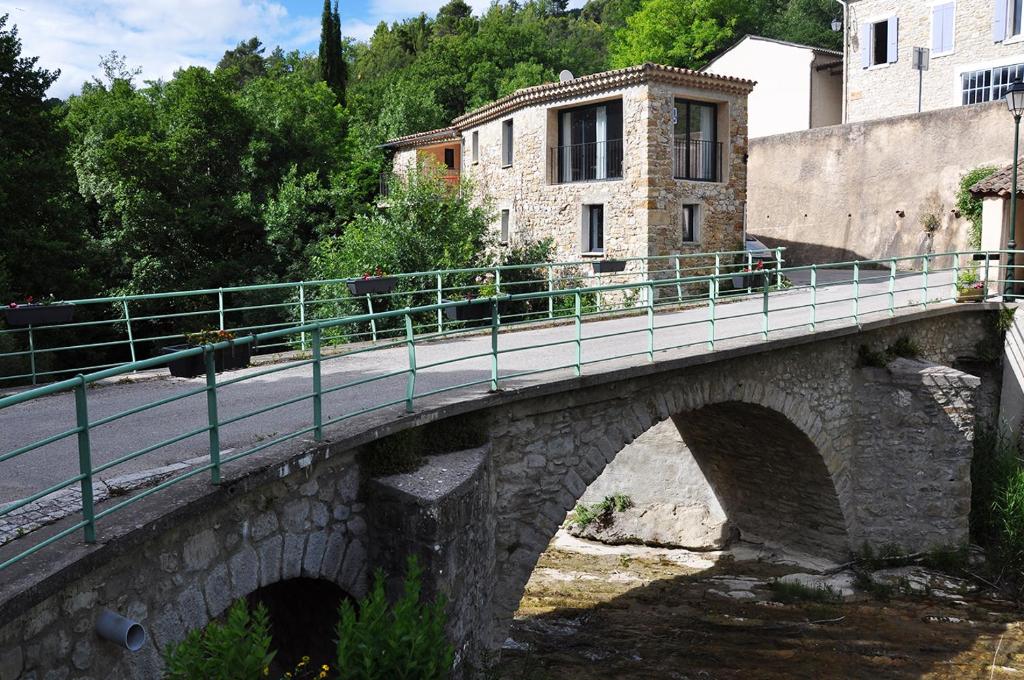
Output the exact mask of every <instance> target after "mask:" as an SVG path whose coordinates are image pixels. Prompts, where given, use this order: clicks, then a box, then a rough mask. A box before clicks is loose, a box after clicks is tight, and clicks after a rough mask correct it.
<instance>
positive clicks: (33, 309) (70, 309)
mask: <svg viewBox="0 0 1024 680" xmlns="http://www.w3.org/2000/svg"><path fill="white" fill-rule="evenodd" d="M74 316H75V306H74V305H73V304H71V303H70V302H58V301H57V300H56V298H54V296H53V295H49V296H47V297H45V298H42V299H41V300H36V299H34V298H33V297H32V296H31V295H30V296H28V297H26V298H25V301H24V302H22V303H18V302H12V303H10V304H9V305H7V307H5V308H4V317H5V319H6V320H7V325H8V326H45V325H52V324H61V323H70V322H71V319H72V318H74Z"/></svg>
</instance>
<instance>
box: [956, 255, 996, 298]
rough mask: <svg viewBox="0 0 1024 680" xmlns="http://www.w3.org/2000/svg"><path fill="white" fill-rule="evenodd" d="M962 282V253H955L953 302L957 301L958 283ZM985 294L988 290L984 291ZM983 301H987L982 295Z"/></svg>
mask: <svg viewBox="0 0 1024 680" xmlns="http://www.w3.org/2000/svg"><path fill="white" fill-rule="evenodd" d="M959 280H960V253H953V301H954V302H955V301H956V295H957V293H956V282H957V281H959ZM982 290H984V291H985V293H988V289H987V288H984V289H982ZM981 299H982V300H984V299H985V297H984V295H982V298H981Z"/></svg>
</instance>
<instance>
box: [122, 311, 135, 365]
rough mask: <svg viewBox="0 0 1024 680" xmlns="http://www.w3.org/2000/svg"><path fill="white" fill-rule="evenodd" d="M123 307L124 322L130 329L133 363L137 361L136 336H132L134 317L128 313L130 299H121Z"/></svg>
mask: <svg viewBox="0 0 1024 680" xmlns="http://www.w3.org/2000/svg"><path fill="white" fill-rule="evenodd" d="M121 309H123V310H124V323H125V326H126V327H127V329H128V351H129V352H130V353H131V357H132V363H134V362H135V338H134V336H132V317H131V315H130V314H129V313H128V301H127V300H123V299H122V300H121Z"/></svg>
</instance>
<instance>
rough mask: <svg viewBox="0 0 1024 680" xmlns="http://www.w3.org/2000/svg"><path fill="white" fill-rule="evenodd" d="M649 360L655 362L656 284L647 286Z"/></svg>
mask: <svg viewBox="0 0 1024 680" xmlns="http://www.w3.org/2000/svg"><path fill="white" fill-rule="evenodd" d="M647 360H648V361H654V284H653V283H649V284H647Z"/></svg>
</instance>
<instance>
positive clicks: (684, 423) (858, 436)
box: [0, 305, 998, 680]
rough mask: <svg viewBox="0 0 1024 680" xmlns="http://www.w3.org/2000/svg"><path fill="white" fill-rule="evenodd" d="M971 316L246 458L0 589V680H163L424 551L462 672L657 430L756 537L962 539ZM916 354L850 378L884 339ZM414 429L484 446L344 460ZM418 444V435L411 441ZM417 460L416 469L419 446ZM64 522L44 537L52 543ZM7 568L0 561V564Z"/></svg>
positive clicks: (754, 354) (922, 317)
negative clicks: (126, 646)
mask: <svg viewBox="0 0 1024 680" xmlns="http://www.w3.org/2000/svg"><path fill="white" fill-rule="evenodd" d="M995 314H996V311H995V309H994V306H989V305H971V306H966V305H961V306H945V307H941V308H937V309H932V310H928V311H923V312H917V313H913V314H904V315H900V316H898V317H896V318H895V319H888V320H884V321H877V322H873V323H869V324H865V325H864V326H863V327H862V328H860V329H858V328H849V329H838V330H834V331H827V332H820V333H817V334H815V335H813V336H802V337H800V336H797V337H789V338H785V339H780V340H776V341H773V342H769V343H764V344H758V345H753V346H746V347H737V348H733V349H727V350H719V351H716V352H713V353H709V354H704V355H699V356H691V357H683V358H678V357H677V358H666V359H664V360H659V361H657V362H655V363H653V364H645V365H641V366H630V367H626V368H609V369H607V370H605V371H604V372H602V373H597V374H593V375H587V376H584V377H581V378H567V379H558V380H552V381H550V382H547V383H535V384H530V385H524V386H521V387H518V388H514V389H510V390H506V391H503V392H500V393H493V394H489V395H484V396H479V397H477V398H473V399H470V400H462V401H450V402H449V403H447V404H437V405H435V407H434V408H429V409H424V410H422V411H420V412H419V413H416V414H412V415H410V416H405V417H401V418H397V419H395V418H392V419H390V420H385V419H383V418H380V419H378V420H377V421H364V422H362V423H359V424H353V425H352V426H350V428H349V429H348V430H345V431H337V432H328V435H329V439H330V441H328V442H325V443H322V444H316V445H315V444H313V443H312V442H308V443H305V444H301V445H297V446H296V448H295V449H293V450H292V451H289V452H278V453H276V454H270V453H263V454H260V455H261V457H259V456H257V457H254V458H253V459H252V460H251V461H249V462H248V463H247V466H246V467H245V468H244V469H242V470H240V471H238V472H236V473H235V474H234V476H231V477H229V478H228V480H227V481H226V482H225V483H224V484H222V485H221V486H220V487H210V486H209V485H208V484H207V483H205V482H203V481H202V480H199V479H193V480H189V481H187V482H183V483H182V484H180V485H178V486H177V487H175V488H176V489H180V491H177V492H176V493H175V494H173V496H172V497H171V498H170V499H168V498H167V497H166V496H168V494H163V495H160V494H157V495H154V496H152V497H150V498H149V499H146V500H143V501H141V502H140V503H138V504H137V505H136V506H135V507H138V508H139V509H138V511H137V512H136V513H134V514H133V515H131V516H129V517H123V518H122V517H119V516H116V515H115V516H113V517H112V518H111V519H112V520H114V521H112V522H111V523H110V525H109V526H108V525H105V528H104V536H105V537H109V539H108V540H106V541H105V542H104V543H102V544H97V545H92V546H86V545H83V544H66V543H65V544H58V546H57V547H56V548H55V549H51V550H44V551H41V552H39V553H37V554H35V555H33V556H31V557H30V558H28V559H26V560H23V561H22V562H20V563H18V564H16V565H15V566H14V567H11V568H9V569H8V570H7V574H5V578H4V582H3V583H2V584H0V613H2V616H0V680H14V679H15V678H19V677H21V678H26V679H27V678H32V679H33V680H43V679H44V678H46V679H51V678H80V679H82V680H85V679H86V678H145V679H146V680H152V679H153V678H157V677H159V676H160V650H161V649H162V648H163V647H165V646H166V645H167V644H168V643H171V642H175V641H177V640H180V639H181V638H182V637H183V636H184V631H185V630H187V629H189V628H195V627H201V626H203V625H205V624H206V623H207V622H209V621H210V620H211V619H212V618H215V617H218V616H220V615H221V614H222V613H223V612H224V611H225V609H226V608H227V607H228V605H229V603H230V602H231V601H232V599H234V598H238V597H243V596H246V595H249V594H251V593H253V592H254V591H257V590H258V589H260V588H261V587H265V586H268V585H272V584H275V583H279V582H285V581H289V580H292V579H298V578H305V579H317V580H321V581H328V582H331V583H334V584H336V585H337V586H340V588H341V589H343V590H344V591H345V592H347V593H349V594H351V595H353V596H358V595H360V594H362V593H363V592H365V590H366V588H367V582H368V578H369V576H368V575H369V574H370V573H371V572H372V570H373V569H374V568H376V567H378V566H379V567H382V568H385V569H387V570H389V571H391V572H392V573H394V572H396V571H400V568H401V565H402V563H403V562H404V556H405V555H406V554H409V553H416V554H419V555H420V556H421V558H422V560H423V561H425V565H426V567H427V572H426V573H427V579H428V583H427V584H426V585H427V588H428V590H435V591H440V592H443V593H445V594H446V595H447V597H448V600H449V609H450V623H449V625H450V633H451V635H452V639H453V641H454V642H455V644H456V646H457V650H458V664H457V668H458V673H457V674H458V675H460V676H463V677H470V676H473V675H474V672H475V669H477V668H479V666H480V665H481V664H483V663H486V659H487V658H488V657H489V654H490V653H491V652H492V651H493V650H496V649H497V648H498V647H499V646H500V642H501V641H502V640H503V639H504V637H505V631H506V629H507V626H508V624H509V622H510V621H511V617H512V615H513V613H514V612H515V610H516V608H517V607H518V604H519V600H520V598H521V596H522V592H523V588H524V586H525V583H526V581H527V579H528V578H529V575H530V573H531V571H532V569H533V567H534V565H535V563H536V561H537V559H538V557H539V555H540V554H541V552H543V550H544V549H545V547H546V546H547V544H548V542H549V541H550V539H551V538H552V536H553V535H554V533H555V532H556V530H557V528H558V526H559V525H560V524H561V523H562V522H563V521H564V519H565V516H566V512H567V511H568V510H570V509H571V508H572V507H573V505H574V504H575V502H576V500H577V499H578V498H579V497H580V496H581V495H582V494H583V492H584V490H585V489H586V487H587V485H588V484H589V483H590V482H591V481H593V480H594V479H595V478H596V477H597V476H598V475H599V474H600V473H601V471H602V469H603V468H604V467H605V466H606V465H607V463H608V462H609V461H611V460H612V459H613V458H614V457H615V455H616V453H617V452H618V451H619V450H621V449H622V448H623V447H624V446H626V445H627V444H628V443H629V442H631V441H632V440H633V439H635V438H636V437H638V436H639V435H641V434H642V433H643V432H645V431H646V430H648V429H649V428H650V427H651V426H652V425H654V424H656V423H658V422H662V421H665V420H667V419H671V420H672V421H673V422H674V423H675V424H676V426H677V427H678V428H679V430H680V432H681V434H682V436H683V438H684V440H685V441H686V443H687V445H688V446H689V447H690V449H691V451H692V452H693V454H694V456H695V458H696V460H697V462H698V464H699V465H700V466H701V468H702V470H703V472H704V474H705V476H706V477H707V479H708V480H709V482H710V483H711V485H712V487H713V488H714V490H715V492H716V495H718V497H719V499H720V500H721V503H722V506H723V507H724V509H725V510H726V512H727V514H728V515H729V518H730V520H731V521H732V522H733V523H734V524H735V525H737V526H738V527H739V529H740V530H741V532H743V533H745V534H747V535H750V536H754V537H757V538H759V539H761V540H765V541H772V542H777V543H781V544H786V545H788V546H792V547H797V548H801V549H803V550H806V551H815V552H819V553H824V554H828V555H832V556H838V555H842V554H845V553H847V552H848V551H850V550H851V549H855V548H856V547H858V546H860V545H861V544H863V543H869V544H874V545H882V544H891V543H895V544H899V545H900V546H902V547H904V548H906V549H910V550H918V549H924V548H928V547H931V546H936V545H946V544H950V543H960V544H962V543H964V542H965V541H966V540H967V531H968V512H969V503H970V500H969V499H970V462H971V452H972V437H973V430H974V425H975V418H976V412H977V415H978V417H979V418H981V417H986V418H987V417H990V415H991V413H990V412H991V409H992V406H991V401H992V399H991V397H990V395H991V394H992V391H993V390H995V394H998V384H994V385H993V384H992V383H991V382H990V381H989V380H988V379H987V378H986V380H985V381H981V380H979V378H977V377H975V376H974V375H969V374H967V373H965V372H962V371H960V370H957V369H956V368H954V365H962V364H958V363H957V362H959V361H963V360H964V359H967V358H972V357H974V358H976V357H977V355H978V353H979V351H978V348H979V347H984V346H986V343H988V344H991V343H992V342H994V341H995V340H996V339H997V336H996V333H995V330H994V323H993V322H994V318H995ZM903 336H905V337H907V338H910V339H911V340H913V342H914V343H915V344H916V345H917V346H918V347H919V348H920V350H921V354H920V358H919V359H916V360H910V359H900V360H896V361H894V362H892V363H890V364H889V365H888V367H887V368H872V367H865V366H863V361H862V360H861V359H859V356H860V354H861V350H860V348H861V346H862V345H863V346H866V347H869V348H875V349H878V348H883V347H887V346H889V345H891V344H892V343H893V342H895V341H896V340H897V339H898V338H900V337H903ZM428 423H434V424H432V425H431V427H432V428H433V431H434V432H440V433H441V436H440V437H435V438H433V439H432V440H430V441H434V442H436V441H439V440H441V441H443V440H444V436H443V434H444V432H445V428H446V427H449V426H450V427H451V428H453V429H452V431H453V432H454V431H455V430H456V429H458V430H459V431H464V430H466V429H467V428H469V429H472V430H474V431H475V432H476V433H477V434H478V435H479V436H480V441H479V443H481V446H479V447H477V448H473V449H469V450H464V451H457V452H453V453H447V454H444V455H440V456H436V457H431V458H430V459H429V463H428V464H427V466H426V467H425V468H423V469H421V470H420V471H419V472H417V473H413V474H408V475H396V476H391V477H384V478H370V477H368V476H367V475H366V474H365V473H362V472H361V471H360V465H359V460H360V456H359V452H360V450H361V448H362V447H365V446H366V445H367V444H368V443H370V442H372V441H374V440H380V439H382V438H386V437H389V436H393V435H395V434H396V433H398V432H399V431H401V430H404V429H409V428H415V427H421V426H424V425H426V424H428ZM425 441H426V440H425ZM422 453H424V454H427V455H430V454H432V453H434V451H433V450H431V449H429V448H428V449H425V450H423V451H422ZM60 528H61V525H60V524H58V525H55V526H53V527H50V528H47V529H44V530H41V531H54V532H55V531H58V530H60ZM2 557H3V554H2V552H0V559H2ZM104 607H106V608H110V609H113V610H115V611H118V612H120V613H123V614H125V615H127V616H129V617H132V618H135V619H137V620H139V621H140V622H142V623H143V624H144V625H145V626H146V627H147V629H148V631H149V632H150V639H149V641H148V642H147V645H146V647H144V648H143V650H141V651H140V652H138V653H135V654H130V653H128V652H125V651H124V650H121V649H120V648H117V647H114V646H113V645H110V644H109V643H106V642H103V641H101V640H100V639H99V638H97V637H95V636H94V635H93V634H92V632H91V631H92V622H93V620H94V619H95V615H96V613H97V612H98V611H99V609H100V608H104Z"/></svg>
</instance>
